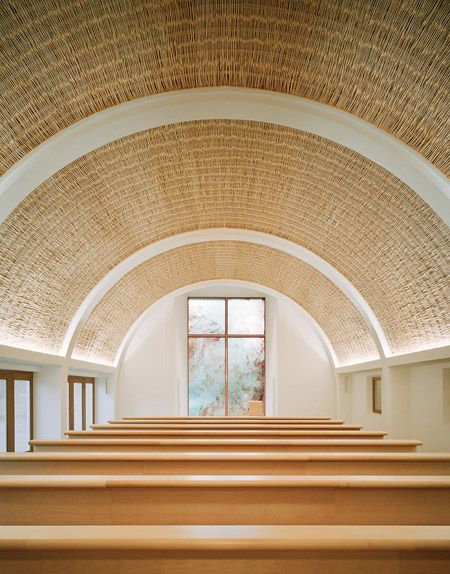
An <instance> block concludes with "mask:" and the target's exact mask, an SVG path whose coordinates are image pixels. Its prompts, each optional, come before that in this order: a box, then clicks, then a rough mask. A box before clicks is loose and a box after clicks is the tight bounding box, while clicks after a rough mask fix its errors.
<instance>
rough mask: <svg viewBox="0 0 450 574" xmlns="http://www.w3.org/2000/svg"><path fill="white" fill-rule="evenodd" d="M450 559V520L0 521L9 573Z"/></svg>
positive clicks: (345, 569)
mask: <svg viewBox="0 0 450 574" xmlns="http://www.w3.org/2000/svg"><path fill="white" fill-rule="evenodd" d="M449 560H450V527H448V526H404V525H402V526H386V525H383V526H357V527H355V526H346V525H333V526H324V525H320V526H319V525H317V526H314V525H307V526H305V525H297V526H282V525H277V526H273V525H271V526H226V525H217V526H210V525H208V526H204V525H198V526H185V525H180V526H155V525H151V526H147V525H146V526H124V525H120V526H82V527H79V526H0V568H1V570H2V571H3V572H8V574H30V573H31V572H39V573H42V572H45V573H46V574H60V573H61V572H64V573H65V574H85V573H86V572H87V571H90V570H93V571H95V573H96V574H111V572H114V574H130V572H132V573H133V574H144V573H145V574H147V573H148V572H150V571H152V572H164V573H165V574H179V573H180V572H181V571H182V572H183V573H186V574H194V573H195V574H210V573H211V572H217V565H218V564H220V572H221V574H241V573H245V574H248V573H250V574H253V573H255V574H256V573H259V574H273V572H283V574H298V572H302V573H303V574H317V573H318V572H333V573H335V574H348V573H349V572H364V573H365V574H375V573H379V572H380V571H381V572H383V571H384V572H389V573H391V572H395V573H397V574H414V573H415V574H418V573H419V572H422V573H424V572H427V573H430V574H447V573H448V564H449ZM218 561H220V562H218Z"/></svg>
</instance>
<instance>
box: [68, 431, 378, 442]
mask: <svg viewBox="0 0 450 574" xmlns="http://www.w3.org/2000/svg"><path fill="white" fill-rule="evenodd" d="M64 434H65V435H66V436H68V437H69V438H70V439H72V438H77V439H95V438H107V439H109V438H152V437H155V438H159V437H161V438H167V439H170V438H183V437H184V438H190V437H192V438H206V439H207V438H235V439H240V438H242V439H245V438H247V437H248V438H262V439H267V440H270V439H278V438H307V439H311V440H312V439H321V438H324V439H333V438H338V439H342V438H353V439H373V438H375V439H379V438H383V437H385V436H386V434H387V433H385V432H383V431H360V430H340V429H339V430H290V429H289V430H271V429H269V430H267V429H263V430H254V429H251V430H247V429H245V430H233V429H205V430H199V429H193V430H191V429H187V430H186V429H180V430H177V429H139V430H136V429H124V430H121V429H120V430H116V429H104V430H97V429H96V430H92V431H67V432H65V433H64Z"/></svg>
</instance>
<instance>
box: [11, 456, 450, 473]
mask: <svg viewBox="0 0 450 574" xmlns="http://www.w3.org/2000/svg"><path fill="white" fill-rule="evenodd" d="M183 472H184V473H186V474H235V475H239V474H268V475H273V474H284V475H292V474H294V475H295V474H297V475H311V474H312V475H320V474H321V475H340V474H353V475H386V474H387V475H399V474H400V475H424V474H428V475H450V454H449V453H385V452H372V453H364V452H362V453H345V452H340V453H327V452H323V453H301V452H299V453H296V452H287V453H283V452H275V453H271V452H259V453H257V452H249V453H246V452H222V453H219V452H202V453H201V452H180V453H177V452H149V453H144V452H140V453H139V452H134V453H125V452H33V453H7V454H0V474H3V475H5V474H119V475H123V474H181V473H183Z"/></svg>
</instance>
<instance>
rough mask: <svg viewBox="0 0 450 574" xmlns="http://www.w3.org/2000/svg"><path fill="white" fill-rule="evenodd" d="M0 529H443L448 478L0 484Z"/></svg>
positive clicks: (9, 480) (94, 479)
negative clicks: (186, 526)
mask: <svg viewBox="0 0 450 574" xmlns="http://www.w3.org/2000/svg"><path fill="white" fill-rule="evenodd" d="M0 523H1V524H206V523H210V524H450V477H448V476H382V477H380V476H378V477H375V476H372V477H360V476H339V477H336V476H284V475H278V476H267V475H265V476H264V475H250V476H247V475H241V476H235V475H228V476H225V475H222V476H214V475H212V476H211V475H203V476H191V475H172V476H167V475H154V476H143V475H139V476H130V475H125V476H115V475H113V476H94V475H92V476H72V475H61V476H55V475H53V476H44V475H42V476H36V475H28V476H21V475H19V476H14V475H10V476H0Z"/></svg>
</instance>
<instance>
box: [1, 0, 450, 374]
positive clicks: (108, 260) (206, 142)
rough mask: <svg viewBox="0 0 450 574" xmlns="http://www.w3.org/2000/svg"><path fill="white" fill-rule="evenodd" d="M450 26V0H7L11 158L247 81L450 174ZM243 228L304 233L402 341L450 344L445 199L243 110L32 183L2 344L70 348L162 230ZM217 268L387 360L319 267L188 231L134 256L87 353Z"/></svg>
mask: <svg viewBox="0 0 450 574" xmlns="http://www.w3.org/2000/svg"><path fill="white" fill-rule="evenodd" d="M449 32H450V9H449V7H448V3H447V2H445V1H434V0H433V1H432V0H429V1H428V0H423V1H418V0H411V1H409V2H401V1H400V0H379V1H378V2H365V1H362V0H340V1H337V0H328V1H318V0H311V1H301V0H299V1H288V0H267V1H261V0H258V1H256V0H248V1H246V2H240V1H238V0H228V1H226V0H210V1H201V2H199V1H194V0H192V1H188V0H180V1H179V2H174V1H171V0H160V1H147V2H145V1H143V0H136V1H131V0H108V2H105V1H100V0H89V1H87V0H85V1H82V0H68V1H65V2H63V1H62V0H58V1H57V0H36V1H34V2H28V1H25V0H5V1H4V2H2V3H1V5H0V37H1V46H2V63H1V64H0V69H1V83H2V87H3V88H2V93H1V96H0V97H1V100H2V101H1V105H0V115H1V131H0V147H1V150H2V152H1V157H0V169H1V170H2V172H3V173H4V174H6V175H7V174H8V170H9V169H10V168H12V167H14V166H15V165H16V164H17V162H18V161H20V160H22V159H23V158H25V157H26V156H27V154H29V153H32V152H33V150H35V149H36V147H37V146H38V145H39V144H41V143H43V142H45V141H47V140H48V138H50V137H51V136H53V135H55V134H57V133H59V132H60V131H61V130H63V129H64V128H67V127H70V126H72V125H73V124H74V123H75V122H77V121H79V120H82V119H85V118H87V117H89V116H91V115H92V114H95V113H97V112H100V111H103V110H106V109H108V108H111V107H112V106H115V105H118V104H121V103H124V102H129V101H132V100H134V99H136V98H141V97H145V96H151V95H156V94H164V93H169V92H173V91H176V90H183V89H188V88H198V87H217V86H235V87H242V88H249V89H251V88H258V89H262V90H268V91H272V92H279V93H284V94H290V95H294V96H299V97H303V98H308V99H311V100H314V101H316V102H319V103H321V104H326V105H328V106H331V107H333V108H335V109H337V110H341V111H343V112H348V113H350V114H353V115H354V116H356V117H358V118H361V119H363V120H366V121H368V122H370V123H371V124H372V125H373V126H375V127H377V128H380V129H382V130H384V131H385V132H387V133H388V134H390V135H392V136H393V137H395V138H397V139H398V140H399V141H401V142H403V143H404V144H406V145H407V146H409V147H410V148H412V149H413V150H414V151H415V152H418V153H419V154H420V155H421V156H422V157H424V158H425V159H426V160H428V161H429V162H430V163H431V164H432V165H433V166H434V167H435V168H437V169H439V170H440V171H441V172H442V174H444V175H448V173H449V171H450V170H449V161H450V153H449V146H448V133H449V127H450V126H449V113H448V112H449V100H448V93H449V92H450V90H449V87H450V86H449V78H450V69H449V67H450V66H449V61H450V59H449V55H450V44H449V37H450V34H449ZM225 227H228V228H234V229H244V230H252V231H259V232H264V233H266V234H270V235H273V236H276V237H281V238H284V239H287V240H289V241H291V242H293V243H295V244H298V245H299V246H302V247H304V248H306V249H308V250H310V251H312V252H313V253H315V254H316V255H318V256H319V257H321V258H322V259H323V260H325V261H326V262H327V263H329V264H330V265H331V266H333V267H334V268H335V269H336V270H337V271H338V272H339V273H341V274H342V275H343V276H344V277H345V278H347V279H348V280H349V281H350V282H351V283H352V285H353V286H354V287H355V288H356V289H357V290H358V291H359V293H360V294H361V296H362V297H363V298H364V299H365V301H366V302H367V304H368V305H369V307H370V308H371V309H372V310H373V312H374V313H375V315H376V317H377V319H378V321H379V323H380V325H381V327H382V329H383V331H384V333H385V335H386V339H387V341H388V344H389V347H390V349H391V351H392V353H394V354H399V353H405V352H410V351H417V350H422V349H428V348H432V347H439V346H443V345H445V344H449V342H450V328H449V325H450V317H449V316H450V311H449V298H450V297H449V281H448V277H449V275H448V263H449V259H450V258H449V254H450V233H449V229H448V227H447V226H446V225H445V223H444V222H443V221H442V220H441V219H440V218H439V216H438V215H437V214H436V213H435V212H434V211H433V210H432V209H431V208H430V207H429V205H428V204H427V203H425V201H424V200H423V199H421V198H420V197H419V196H418V195H417V194H416V193H415V192H414V191H413V190H412V189H410V188H409V187H408V186H407V185H406V184H405V183H403V182H402V181H400V180H399V179H398V178H397V177H396V176H394V175H393V174H391V173H390V172H388V171H386V170H385V169H384V168H382V167H380V166H379V165H377V164H375V163H374V162H372V161H371V160H369V159H367V158H366V157H364V156H363V155H360V154H358V153H356V152H355V151H351V150H349V149H348V148H346V147H343V146H341V145H339V144H337V143H334V142H332V141H330V140H328V139H325V138H323V137H319V136H317V135H313V134H311V133H307V132H303V131H299V130H295V129H292V128H288V127H283V126H279V125H274V124H269V123H264V122H257V121H245V120H201V121H200V120H197V121H190V122H185V123H179V124H175V125H167V126H162V127H158V128H154V129H151V130H146V131H142V132H140V133H136V134H133V135H130V136H127V137H124V138H122V139H119V140H116V141H113V142H111V143H109V144H107V145H104V146H103V147H101V148H99V149H97V150H95V151H92V152H89V153H87V154H85V155H84V156H82V157H80V158H79V159H77V160H75V161H73V162H72V163H70V164H68V165H67V166H66V167H64V168H63V169H61V170H60V171H58V172H57V173H55V174H54V175H52V176H51V177H50V178H48V179H47V180H46V181H45V182H43V183H42V184H41V185H39V186H38V187H37V188H36V189H35V190H34V191H33V192H32V193H30V194H29V195H28V196H27V197H26V198H25V199H24V200H23V201H22V202H21V203H20V204H19V205H18V206H17V207H16V209H15V210H14V211H13V212H12V213H11V214H10V215H9V217H8V218H7V219H6V220H5V222H4V223H3V224H2V225H1V226H0V257H1V259H0V344H5V345H11V346H17V347H21V348H33V349H37V350H42V351H45V352H50V353H60V352H61V348H62V345H63V340H64V337H65V335H66V333H67V330H68V328H69V325H70V323H71V320H72V318H73V317H74V315H75V313H76V312H77V310H78V308H79V307H80V305H81V304H82V303H83V301H84V300H85V299H86V297H87V296H88V295H89V293H90V292H91V291H92V289H93V288H94V287H95V286H96V285H97V284H98V282H99V281H101V280H102V279H103V278H104V277H105V275H106V274H107V273H108V272H109V271H110V270H111V269H113V268H115V267H116V266H117V265H118V264H120V263H121V262H123V261H124V260H125V259H126V258H127V257H130V256H131V255H133V254H134V253H136V251H138V250H139V249H142V248H143V247H145V246H148V245H150V244H152V243H154V242H155V241H158V240H160V239H164V238H168V237H172V236H175V235H177V234H179V233H183V232H187V231H194V230H198V229H213V228H225ZM208 279H240V280H247V281H252V282H255V283H260V284H262V285H266V286H267V287H270V288H272V289H275V290H278V291H280V292H281V293H283V294H285V295H287V296H289V297H291V298H292V299H293V300H294V301H295V302H297V303H299V304H300V305H302V306H303V307H304V308H305V309H306V310H307V311H308V312H309V313H310V314H311V316H312V317H313V318H314V319H315V320H316V321H317V323H318V324H319V325H320V326H321V327H322V329H323V331H324V332H325V333H326V335H327V336H328V338H329V340H330V341H331V343H332V345H333V347H334V349H335V351H336V355H337V356H338V358H339V362H340V364H349V363H354V362H358V361H363V360H370V359H373V358H377V357H378V352H377V347H376V345H375V342H374V341H373V339H372V336H371V334H370V330H369V328H368V326H367V324H366V323H365V321H364V319H363V318H362V317H361V315H360V313H359V311H358V310H357V309H356V307H355V306H354V305H353V304H352V302H351V301H350V300H349V299H348V298H347V297H346V296H345V295H344V293H342V291H340V290H339V289H338V287H336V286H335V285H334V284H333V283H332V282H331V281H329V280H328V279H327V278H325V277H324V276H323V275H322V274H321V273H320V272H319V271H317V270H315V269H313V268H312V267H310V266H309V265H307V264H306V263H302V262H301V261H299V260H298V259H296V258H294V257H292V256H289V255H287V254H286V253H282V252H280V251H277V250H276V249H270V248H268V247H262V246H258V245H256V244H244V243H240V242H236V241H230V242H224V241H216V242H214V241H210V242H207V243H205V244H199V245H196V246H186V247H184V248H180V249H175V250H172V251H169V252H167V253H165V254H162V255H159V256H157V257H155V258H154V259H151V260H149V261H148V262H146V263H143V264H142V265H140V266H139V267H137V268H136V269H134V270H133V271H131V272H130V273H128V274H127V275H126V276H125V277H123V279H121V280H120V281H119V282H118V283H117V284H116V285H115V286H113V287H112V288H111V289H110V290H109V291H108V292H107V293H106V294H105V296H104V298H103V300H102V301H100V302H99V304H98V305H97V306H96V307H95V309H94V310H93V312H92V314H91V316H90V317H89V318H88V320H87V322H86V324H85V326H84V328H83V329H82V331H81V334H80V336H79V339H78V342H77V343H76V345H75V356H77V357H79V358H84V359H87V360H96V361H99V362H106V363H111V362H112V361H113V360H114V357H115V355H116V353H117V349H118V348H119V347H120V344H121V341H122V340H123V337H124V336H125V334H126V333H127V331H128V330H129V328H130V327H131V325H132V323H133V322H134V321H135V320H136V319H137V318H138V317H139V315H140V314H142V313H143V312H144V311H145V309H146V308H147V307H148V306H149V305H151V304H152V303H154V302H155V301H157V300H158V299H159V298H160V297H162V296H164V295H166V294H168V293H170V292H171V291H173V290H175V289H178V288H180V287H182V286H185V285H189V284H191V283H194V282H197V281H205V280H208Z"/></svg>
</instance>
